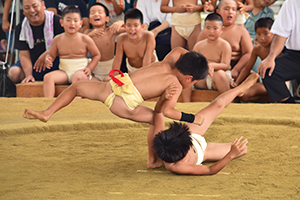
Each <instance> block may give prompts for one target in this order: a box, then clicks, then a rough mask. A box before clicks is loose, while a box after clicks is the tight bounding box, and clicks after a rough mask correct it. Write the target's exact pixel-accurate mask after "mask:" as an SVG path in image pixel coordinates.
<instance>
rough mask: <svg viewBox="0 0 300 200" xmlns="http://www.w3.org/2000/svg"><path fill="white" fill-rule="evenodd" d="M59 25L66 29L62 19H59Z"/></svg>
mask: <svg viewBox="0 0 300 200" xmlns="http://www.w3.org/2000/svg"><path fill="white" fill-rule="evenodd" d="M59 23H60V25H61V27H64V25H63V20H62V19H59Z"/></svg>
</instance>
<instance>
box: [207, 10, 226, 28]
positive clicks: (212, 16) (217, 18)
mask: <svg viewBox="0 0 300 200" xmlns="http://www.w3.org/2000/svg"><path fill="white" fill-rule="evenodd" d="M206 21H218V22H220V24H221V26H223V18H222V16H221V15H220V14H219V13H210V14H208V15H207V16H206V18H205V22H206Z"/></svg>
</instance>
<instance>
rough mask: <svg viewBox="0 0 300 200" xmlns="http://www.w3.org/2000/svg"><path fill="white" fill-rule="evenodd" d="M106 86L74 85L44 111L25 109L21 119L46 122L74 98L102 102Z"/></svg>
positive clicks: (91, 82) (90, 82) (82, 83)
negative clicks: (78, 97) (79, 97)
mask: <svg viewBox="0 0 300 200" xmlns="http://www.w3.org/2000/svg"><path fill="white" fill-rule="evenodd" d="M106 85H107V83H103V82H95V81H82V82H78V83H74V84H72V85H70V86H69V87H68V88H67V89H66V90H64V91H63V92H62V93H61V94H60V95H59V96H58V97H57V99H56V100H55V101H54V102H53V103H52V104H51V105H50V106H49V107H48V108H47V109H46V110H43V111H34V110H31V109H25V111H24V114H23V117H25V118H27V119H39V120H40V121H42V122H47V121H48V120H49V119H50V117H51V116H52V115H53V114H54V113H55V112H57V111H58V110H60V109H61V108H63V107H65V106H67V105H68V104H69V103H71V102H72V101H73V99H74V98H75V97H76V96H81V97H83V98H88V99H91V100H100V101H102V102H104V100H105V99H106V97H107V96H108V95H109V92H110V91H108V93H107V94H106V93H105V92H104V90H105V87H106Z"/></svg>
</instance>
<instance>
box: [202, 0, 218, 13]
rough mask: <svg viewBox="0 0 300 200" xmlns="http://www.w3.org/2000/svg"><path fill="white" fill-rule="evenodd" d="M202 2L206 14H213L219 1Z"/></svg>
mask: <svg viewBox="0 0 300 200" xmlns="http://www.w3.org/2000/svg"><path fill="white" fill-rule="evenodd" d="M201 1H202V5H203V11H204V12H207V11H210V12H213V11H214V10H215V8H216V5H217V0H210V1H207V0H201Z"/></svg>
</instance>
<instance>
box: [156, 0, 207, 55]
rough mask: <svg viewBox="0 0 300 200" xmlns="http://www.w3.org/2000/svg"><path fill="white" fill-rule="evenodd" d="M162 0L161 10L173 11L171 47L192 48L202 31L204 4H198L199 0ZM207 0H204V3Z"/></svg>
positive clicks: (165, 11)
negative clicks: (171, 2)
mask: <svg viewBox="0 0 300 200" xmlns="http://www.w3.org/2000/svg"><path fill="white" fill-rule="evenodd" d="M169 1H170V0H162V2H161V7H160V10H161V12H163V13H172V21H171V24H172V33H171V48H172V49H173V48H175V47H182V48H185V47H186V45H187V46H188V49H189V50H192V49H193V47H194V45H195V44H196V41H197V36H198V35H199V33H200V31H201V15H200V12H201V11H203V9H204V6H202V5H198V1H197V0H172V1H173V7H170V6H169ZM204 2H205V1H202V4H203V5H204Z"/></svg>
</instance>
